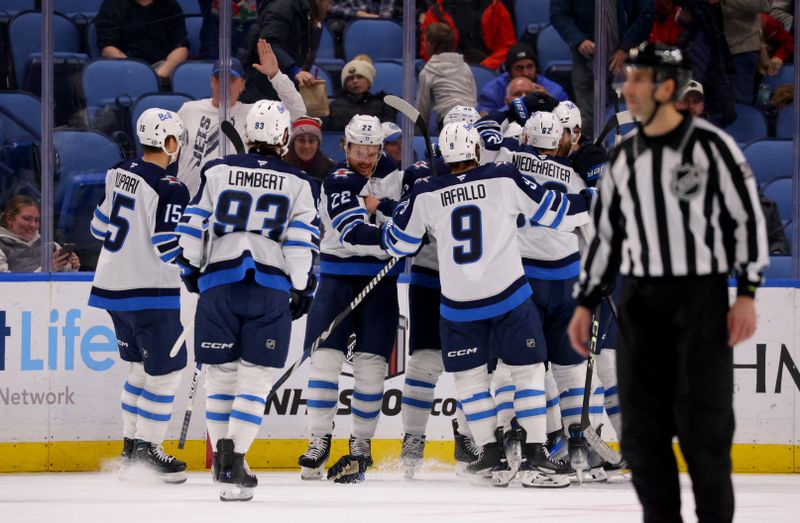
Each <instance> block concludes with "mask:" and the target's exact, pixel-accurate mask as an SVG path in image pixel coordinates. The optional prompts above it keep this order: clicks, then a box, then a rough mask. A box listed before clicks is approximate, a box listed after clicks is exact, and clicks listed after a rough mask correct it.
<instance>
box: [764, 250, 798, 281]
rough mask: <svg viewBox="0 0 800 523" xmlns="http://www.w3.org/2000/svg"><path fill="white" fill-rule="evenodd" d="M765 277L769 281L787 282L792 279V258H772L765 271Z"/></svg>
mask: <svg viewBox="0 0 800 523" xmlns="http://www.w3.org/2000/svg"><path fill="white" fill-rule="evenodd" d="M764 276H765V277H766V279H767V281H769V280H786V279H791V278H792V257H791V256H770V257H769V266H768V267H767V268H766V270H765V271H764Z"/></svg>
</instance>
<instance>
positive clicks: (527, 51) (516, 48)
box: [506, 44, 539, 72]
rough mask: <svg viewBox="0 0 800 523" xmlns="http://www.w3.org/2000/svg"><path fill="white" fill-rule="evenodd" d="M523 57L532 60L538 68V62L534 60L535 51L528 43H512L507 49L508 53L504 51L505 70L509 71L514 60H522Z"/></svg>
mask: <svg viewBox="0 0 800 523" xmlns="http://www.w3.org/2000/svg"><path fill="white" fill-rule="evenodd" d="M523 58H529V59H531V60H533V63H534V65H536V68H537V69H538V68H539V63H538V62H537V60H536V51H534V50H533V48H532V47H531V46H529V45H528V44H515V45H512V46H511V47H510V48H509V49H508V53H506V71H507V72H510V71H511V67H512V66H513V65H514V62H516V61H517V60H522V59H523Z"/></svg>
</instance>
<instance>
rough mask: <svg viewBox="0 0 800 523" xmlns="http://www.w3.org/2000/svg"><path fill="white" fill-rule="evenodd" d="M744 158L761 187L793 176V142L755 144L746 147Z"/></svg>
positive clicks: (775, 141)
mask: <svg viewBox="0 0 800 523" xmlns="http://www.w3.org/2000/svg"><path fill="white" fill-rule="evenodd" d="M744 157H745V158H747V163H749V164H750V167H752V168H753V172H754V173H755V175H756V181H757V182H758V184H759V185H765V184H767V183H769V182H771V181H772V180H775V179H776V178H791V176H792V141H791V140H760V141H758V142H753V143H751V144H750V145H748V146H747V147H745V149H744Z"/></svg>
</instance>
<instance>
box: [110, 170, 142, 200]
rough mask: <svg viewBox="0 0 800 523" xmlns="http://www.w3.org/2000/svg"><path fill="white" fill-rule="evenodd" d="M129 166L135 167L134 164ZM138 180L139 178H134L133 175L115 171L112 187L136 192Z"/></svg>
mask: <svg viewBox="0 0 800 523" xmlns="http://www.w3.org/2000/svg"><path fill="white" fill-rule="evenodd" d="M131 167H135V164H134V165H132V166H131ZM140 181H141V180H140V179H139V178H134V177H133V176H128V175H127V174H125V173H122V172H119V171H117V174H116V176H115V177H114V187H115V188H117V189H122V190H124V191H127V192H130V193H136V189H138V188H139V182H140Z"/></svg>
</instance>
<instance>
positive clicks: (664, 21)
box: [648, 0, 685, 46]
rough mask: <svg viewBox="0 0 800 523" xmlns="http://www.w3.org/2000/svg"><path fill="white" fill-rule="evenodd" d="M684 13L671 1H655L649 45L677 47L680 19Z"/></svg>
mask: <svg viewBox="0 0 800 523" xmlns="http://www.w3.org/2000/svg"><path fill="white" fill-rule="evenodd" d="M684 15H685V12H684V11H683V10H682V9H681V8H680V7H678V6H677V5H675V4H674V3H673V2H672V0H656V10H655V15H654V17H653V29H652V30H651V31H650V38H648V41H649V42H650V43H651V44H666V45H675V46H677V45H678V38H679V36H680V33H681V19H682V17H683V16H684Z"/></svg>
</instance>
